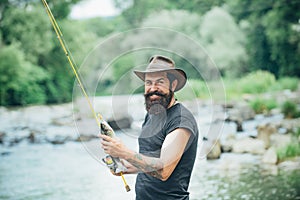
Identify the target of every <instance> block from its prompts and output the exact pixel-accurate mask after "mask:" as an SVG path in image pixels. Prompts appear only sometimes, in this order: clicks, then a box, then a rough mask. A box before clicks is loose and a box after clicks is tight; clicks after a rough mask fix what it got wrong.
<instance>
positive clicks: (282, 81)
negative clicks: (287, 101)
mask: <svg viewBox="0 0 300 200" xmlns="http://www.w3.org/2000/svg"><path fill="white" fill-rule="evenodd" d="M276 85H277V88H278V90H285V89H288V90H291V91H296V90H297V89H298V85H299V80H298V79H297V78H295V77H281V78H279V80H278V81H277V82H276Z"/></svg>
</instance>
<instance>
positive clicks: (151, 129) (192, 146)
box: [135, 103, 198, 200]
mask: <svg viewBox="0 0 300 200" xmlns="http://www.w3.org/2000/svg"><path fill="white" fill-rule="evenodd" d="M177 128H185V129H188V130H189V131H190V132H191V136H190V139H189V141H188V144H187V146H186V148H185V151H184V153H183V155H182V157H181V159H180V161H179V163H178V164H177V166H176V168H175V169H174V171H173V173H172V174H171V176H170V177H169V178H168V180H166V181H161V180H159V179H157V178H154V177H153V176H151V175H148V174H146V173H139V174H138V175H137V179H136V185H135V191H136V200H148V199H151V200H152V199H153V200H172V199H176V200H179V199H182V200H183V199H185V200H186V199H189V192H188V186H189V182H190V177H191V173H192V169H193V166H194V162H195V157H196V152H197V143H198V127H197V123H196V121H195V118H194V117H193V115H192V114H191V112H190V111H188V110H187V109H186V108H185V107H184V106H183V105H182V104H179V103H178V104H175V105H174V106H172V107H171V108H169V109H167V110H166V112H162V113H160V114H158V115H149V114H147V115H146V118H145V121H144V123H143V127H142V132H141V135H140V136H139V139H138V141H139V152H140V153H141V154H143V155H146V156H151V157H157V158H159V157H160V151H161V147H162V144H163V142H164V140H165V137H166V136H167V135H168V134H169V133H170V132H172V131H173V130H175V129H177Z"/></svg>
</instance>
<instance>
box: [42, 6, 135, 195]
mask: <svg viewBox="0 0 300 200" xmlns="http://www.w3.org/2000/svg"><path fill="white" fill-rule="evenodd" d="M42 2H43V4H44V7H45V9H46V12H47V14H48V16H49V19H50V22H51V24H52V26H53V29H54V31H55V33H56V36H57V38H58V40H59V43H60V45H61V47H62V49H63V51H64V53H65V55H66V57H67V59H68V61H69V64H70V67H71V69H72V71H73V73H74V75H75V77H76V80H77V82H78V84H79V87H80V89H81V91H82V93H83V95H84V96H85V98H86V100H87V103H88V105H89V108H90V110H91V112H92V114H93V117H94V118H95V120H96V123H97V125H98V127H99V129H101V133H102V134H107V133H105V130H110V131H109V136H111V137H112V136H113V135H114V132H113V130H112V129H111V127H109V125H108V124H107V123H106V122H105V121H104V120H103V117H102V116H101V115H100V114H98V115H97V114H96V112H95V109H94V107H93V106H92V103H91V101H90V99H89V97H88V95H87V92H86V90H85V88H84V86H83V83H82V81H81V79H80V77H79V74H78V72H77V69H76V68H77V66H76V63H75V61H74V59H73V57H72V55H71V52H70V50H69V49H68V47H67V45H66V42H65V40H64V39H63V34H62V32H61V30H60V28H59V26H58V24H57V22H56V20H55V18H54V16H53V14H52V12H51V9H50V7H49V5H48V3H47V1H46V0H42ZM108 156H110V155H108ZM109 158H110V159H112V163H111V162H110V163H108V162H105V161H104V162H105V163H106V164H107V166H108V167H110V168H111V170H112V169H113V170H115V169H116V168H118V164H119V159H118V158H113V157H111V156H110V157H109ZM109 164H113V167H111V166H110V165H109ZM120 176H121V177H122V180H123V183H124V186H125V189H126V191H127V192H129V191H130V187H129V185H128V184H127V182H126V180H125V177H124V175H123V173H122V171H121V172H120Z"/></svg>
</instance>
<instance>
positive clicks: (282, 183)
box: [0, 104, 300, 200]
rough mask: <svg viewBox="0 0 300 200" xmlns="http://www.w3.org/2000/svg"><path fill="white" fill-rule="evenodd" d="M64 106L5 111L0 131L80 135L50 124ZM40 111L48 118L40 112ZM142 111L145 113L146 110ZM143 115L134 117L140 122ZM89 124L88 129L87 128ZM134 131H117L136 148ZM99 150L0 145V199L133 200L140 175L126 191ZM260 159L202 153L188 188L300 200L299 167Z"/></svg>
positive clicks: (93, 145)
mask: <svg viewBox="0 0 300 200" xmlns="http://www.w3.org/2000/svg"><path fill="white" fill-rule="evenodd" d="M141 105H142V104H141ZM64 107H65V106H64ZM64 107H60V106H59V107H51V108H49V107H32V108H28V109H26V110H24V111H19V110H16V111H11V112H7V111H5V112H4V111H1V110H0V111H1V112H0V114H1V120H0V127H1V130H0V133H1V131H3V132H5V133H6V134H7V136H6V137H7V140H10V136H12V138H14V137H15V136H18V138H21V137H23V136H26V137H28V134H29V128H28V127H33V128H34V130H35V131H37V132H38V133H39V134H37V136H38V135H46V136H47V137H48V136H49V137H53V136H55V134H58V135H63V134H66V133H67V134H68V135H70V136H71V137H74V136H77V135H76V133H74V132H75V131H74V127H70V126H57V125H53V124H52V123H51V119H53V118H55V117H57V116H58V117H60V116H65V115H71V114H70V112H69V113H66V111H65V108H64ZM203 109H204V110H201V112H199V113H201V115H199V118H200V119H199V121H200V123H201V124H200V128H201V132H202V134H203V135H204V136H206V134H205V133H206V132H208V130H209V128H210V125H211V121H210V120H208V119H209V118H208V117H207V115H208V114H209V113H210V111H209V110H207V109H206V108H203ZM141 110H143V109H141ZM39 113H42V114H43V116H40V115H38V114H39ZM57 113H60V114H59V115H58V114H57ZM132 113H138V112H132ZM203 113H204V114H203ZM52 115H55V116H52ZM140 115H141V116H143V113H142V114H140ZM140 115H139V116H137V117H135V116H133V118H137V119H138V120H141V119H140V118H141V117H140ZM19 116H22V118H20V117H19ZM281 118H282V117H281V116H273V117H270V118H262V117H260V116H258V118H257V119H255V120H252V121H248V122H245V123H244V124H243V125H244V129H245V132H244V133H238V134H237V136H238V135H239V136H241V135H243V134H249V135H255V131H254V130H255V126H256V125H257V124H258V123H261V122H268V121H276V120H280V119H281ZM62 119H64V118H62ZM67 119H69V118H67ZM69 121H70V122H72V118H71V120H67V122H69ZM140 123H141V121H138V122H137V121H134V124H133V125H136V124H138V126H139V124H140ZM14 124H16V125H14ZM216 125H218V124H216ZM86 128H88V127H83V128H82V129H86ZM136 128H140V127H136ZM136 128H135V129H136ZM135 129H133V130H129V134H122V132H118V133H117V134H118V137H120V138H121V139H122V141H124V142H125V144H126V145H128V146H129V147H131V148H133V149H134V148H137V144H136V138H135V137H133V136H134V135H135V134H134V133H131V132H134V130H135ZM235 129H236V127H235V125H234V124H233V123H225V125H224V127H223V129H222V132H224V133H225V132H226V133H235ZM211 130H212V131H214V129H211ZM130 133H131V134H130ZM222 136H223V135H222ZM224 136H225V135H224ZM99 148H100V145H99V140H97V139H94V140H92V141H91V142H86V143H80V142H74V141H68V142H66V143H65V144H62V145H52V144H51V143H49V142H46V141H45V140H44V139H41V140H40V142H38V143H34V144H30V143H29V142H28V139H25V140H22V142H20V143H17V144H14V145H13V146H10V145H9V143H7V144H5V145H4V144H3V145H1V144H0V200H6V199H9V200H15V199H16V200H19V199H20V200H52V199H55V200H60V199H63V200H73V199H74V200H77V199H80V200H94V199H95V200H115V199H122V200H131V199H134V197H135V193H134V184H135V178H136V175H126V180H127V182H128V184H129V185H130V186H131V189H132V191H130V192H126V191H125V188H124V185H123V182H122V180H121V178H120V177H115V176H113V175H111V174H110V173H109V170H108V169H107V168H106V167H105V166H104V165H103V164H102V163H101V162H99V161H98V160H99V156H101V155H99V154H98V153H97V150H99ZM198 155H199V154H198ZM95 158H96V159H95ZM260 160H261V157H260V156H255V155H250V154H233V153H223V154H222V155H221V158H220V159H218V160H209V161H208V160H205V159H201V156H198V157H197V160H196V163H195V167H194V171H193V174H192V178H191V183H190V188H189V191H190V193H191V195H190V199H191V200H218V199H220V200H221V199H222V200H223V199H224V200H225V199H228V200H235V199H237V200H240V199H241V200H247V199H249V200H255V199H258V200H261V199H263V200H269V199H270V200H285V199H287V200H295V199H299V200H300V166H299V167H298V168H294V169H289V168H288V167H279V166H277V165H265V164H261V161H260Z"/></svg>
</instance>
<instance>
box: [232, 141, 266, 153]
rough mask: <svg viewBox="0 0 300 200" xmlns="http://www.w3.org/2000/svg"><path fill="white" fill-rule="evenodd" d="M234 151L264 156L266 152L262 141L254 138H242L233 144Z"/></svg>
mask: <svg viewBox="0 0 300 200" xmlns="http://www.w3.org/2000/svg"><path fill="white" fill-rule="evenodd" d="M232 151H233V152H234V153H251V154H260V155H261V154H263V153H264V152H265V144H264V142H263V141H262V140H258V139H254V138H249V137H246V138H242V139H239V140H237V141H236V142H235V143H234V144H233V148H232Z"/></svg>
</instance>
